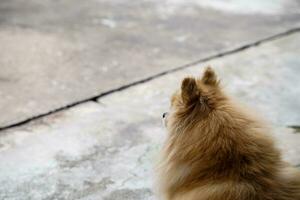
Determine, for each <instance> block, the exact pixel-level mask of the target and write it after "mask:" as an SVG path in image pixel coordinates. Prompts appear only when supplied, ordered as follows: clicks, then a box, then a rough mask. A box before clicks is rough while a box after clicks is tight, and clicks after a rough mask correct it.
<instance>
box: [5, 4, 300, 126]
mask: <svg viewBox="0 0 300 200" xmlns="http://www.w3.org/2000/svg"><path fill="white" fill-rule="evenodd" d="M299 9H300V5H299V2H298V1H297V0H278V1H272V0H268V1H258V0H255V1H241V0H234V1H231V4H225V3H224V1H222V0H217V1H210V0H207V1H200V0H187V1H186V0H167V1H160V0H142V1H129V0H115V1H108V0H85V1H81V0H72V1H71V0H63V1H62V0H59V1H53V0H44V1H40V0H27V1H23V0H22V1H19V0H1V3H0V13H1V14H0V44H1V53H0V66H1V70H0V83H1V84H0V105H1V111H2V113H5V115H1V116H0V127H3V126H8V125H11V124H15V123H17V122H20V121H22V120H26V119H28V118H31V117H33V116H37V115H40V114H43V113H47V112H49V111H52V110H55V109H57V108H61V107H64V106H66V105H69V104H72V103H74V102H78V101H80V100H83V99H88V98H90V97H93V96H96V95H98V94H100V93H102V92H105V91H108V90H111V89H113V88H118V87H119V86H120V85H124V84H128V83H132V82H133V81H137V80H140V79H143V78H145V77H149V76H151V75H154V74H156V73H159V72H161V71H164V70H169V69H171V68H175V67H178V66H181V65H184V64H187V63H191V62H194V61H196V60H199V59H201V58H204V57H207V56H210V55H214V54H216V53H220V52H223V51H226V50H230V49H234V48H236V47H239V46H242V45H245V44H248V43H252V42H254V41H257V40H260V39H262V38H266V37H269V36H271V35H274V34H277V33H280V32H284V31H287V30H290V29H291V28H294V27H297V26H299V25H300V20H299V19H300V17H299V16H300V15H299V13H300V12H299Z"/></svg>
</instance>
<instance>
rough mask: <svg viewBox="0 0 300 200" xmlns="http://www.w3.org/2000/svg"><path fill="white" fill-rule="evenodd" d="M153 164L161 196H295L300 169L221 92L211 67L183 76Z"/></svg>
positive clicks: (175, 199)
mask: <svg viewBox="0 0 300 200" xmlns="http://www.w3.org/2000/svg"><path fill="white" fill-rule="evenodd" d="M163 117H164V118H165V124H166V127H167V130H168V137H167V140H166V142H165V145H164V147H163V150H162V154H161V155H162V157H161V160H160V163H159V166H158V178H157V179H158V184H157V186H158V189H159V193H160V194H161V199H163V200H300V172H299V171H298V170H297V169H296V168H293V167H292V166H290V165H289V164H287V163H285V162H283V161H282V159H281V156H280V152H279V150H278V149H277V148H276V147H275V145H274V142H273V140H272V138H271V137H270V135H269V134H270V130H269V129H268V127H267V126H266V125H265V124H264V123H263V122H262V121H261V120H260V119H258V118H256V117H254V116H253V115H252V114H251V113H249V111H246V110H244V109H243V108H242V107H240V106H239V105H238V104H237V103H236V102H234V101H233V100H232V99H230V98H229V97H228V96H227V95H226V94H224V92H223V90H222V88H221V87H220V83H219V80H218V79H217V76H216V74H215V72H214V71H213V70H212V68H210V67H208V68H207V69H206V70H205V72H204V74H203V76H202V78H197V79H195V78H193V77H187V78H185V79H184V80H183V81H182V84H181V89H180V90H179V91H177V92H176V93H175V94H174V95H173V97H172V98H171V109H170V112H169V113H168V114H164V115H163Z"/></svg>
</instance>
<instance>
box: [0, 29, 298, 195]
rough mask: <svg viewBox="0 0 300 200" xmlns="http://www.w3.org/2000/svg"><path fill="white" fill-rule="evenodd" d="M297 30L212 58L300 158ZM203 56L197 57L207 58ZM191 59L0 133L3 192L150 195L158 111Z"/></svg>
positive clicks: (286, 149) (195, 70)
mask: <svg viewBox="0 0 300 200" xmlns="http://www.w3.org/2000/svg"><path fill="white" fill-rule="evenodd" d="M299 49H300V34H294V35H292V36H289V37H286V38H284V39H280V40H276V41H274V42H271V43H268V44H264V45H261V46H259V47H256V48H253V49H250V50H247V51H244V52H241V53H237V54H235V55H231V56H227V57H224V58H219V59H216V60H214V61H212V62H210V64H212V65H213V66H215V69H216V70H217V72H218V73H219V75H220V77H221V78H222V81H223V84H224V87H225V89H227V90H228V91H229V92H230V93H233V94H234V95H235V96H237V98H239V99H241V100H243V101H245V102H246V103H248V104H250V105H251V106H252V107H255V108H257V109H259V110H261V112H260V113H261V115H264V116H265V117H270V120H271V121H272V123H273V124H274V136H275V138H276V141H277V143H278V146H279V147H280V148H281V149H282V150H283V157H284V159H285V160H287V161H289V162H291V163H292V164H294V165H299V164H300V145H299V144H300V134H299V133H297V132H296V131H295V130H293V129H290V128H286V127H285V125H287V124H290V123H292V122H293V123H295V125H297V124H298V125H299V123H300V121H299V116H297V113H299V111H300V110H299V101H298V100H297V97H299V95H300V91H299V83H298V81H297V75H298V74H299V70H300V68H299V67H297V66H299V64H300V63H299V62H300V60H299V59H298V55H299ZM207 64H208V63H202V64H201V66H205V65H207ZM202 69H203V68H202V67H200V66H192V67H190V68H187V69H185V70H181V71H178V72H176V73H171V74H168V75H165V76H163V77H160V78H157V79H154V80H152V81H150V82H148V83H144V84H141V85H137V86H135V87H132V88H128V89H126V90H124V91H121V92H116V93H114V94H111V95H108V96H106V97H103V98H100V99H99V100H98V102H99V103H96V102H88V103H85V104H81V105H79V106H76V107H73V108H71V109H67V110H66V111H62V112H58V113H55V114H52V115H49V116H47V117H44V118H41V119H39V120H36V121H33V122H31V123H30V124H27V125H24V126H21V127H17V128H14V129H10V130H7V131H5V132H1V133H0V186H1V187H0V199H4V200H40V199H68V200H73V199H82V200H94V199H103V200H153V199H156V198H155V196H154V194H153V191H152V188H153V186H152V180H153V170H152V169H153V166H154V163H155V160H156V158H157V156H158V149H159V148H160V146H161V144H162V142H163V140H164V138H165V131H164V128H163V126H162V123H161V113H162V112H164V111H166V110H167V109H168V107H169V97H170V95H171V94H172V93H173V91H174V90H175V89H177V88H178V87H179V85H180V80H181V78H182V77H184V76H186V75H198V74H200V71H201V70H202Z"/></svg>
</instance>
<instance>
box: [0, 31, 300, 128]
mask: <svg viewBox="0 0 300 200" xmlns="http://www.w3.org/2000/svg"><path fill="white" fill-rule="evenodd" d="M298 32H300V27H295V28H292V29H289V30H287V31H284V32H281V33H278V34H275V35H272V36H269V37H266V38H263V39H260V40H257V41H255V42H252V43H249V44H245V45H242V46H240V47H237V48H234V49H231V50H227V51H224V52H221V53H217V54H214V55H211V56H207V57H205V58H202V59H199V60H196V61H194V62H191V63H188V64H186V65H182V66H179V67H175V68H173V69H169V70H166V71H163V72H160V73H157V74H154V75H152V76H149V77H146V78H144V79H141V80H137V81H134V82H132V83H128V84H125V85H122V86H120V87H117V88H114V89H111V90H108V91H105V92H102V93H100V94H98V95H96V96H93V97H89V98H87V99H83V100H80V101H77V102H73V103H71V104H68V105H65V106H62V107H60V108H57V109H54V110H52V111H49V112H46V113H43V114H39V115H36V116H33V117H30V118H28V119H25V120H22V121H20V122H17V123H14V124H11V125H7V126H3V127H0V131H4V130H8V129H11V128H14V127H17V126H21V125H24V124H27V123H29V122H31V121H34V120H37V119H39V118H42V117H45V116H48V115H50V114H53V113H56V112H59V111H63V110H66V109H69V108H71V107H74V106H77V105H79V104H83V103H86V102H90V101H93V102H96V103H98V102H97V99H98V98H101V97H103V96H106V95H109V94H112V93H115V92H119V91H123V90H125V89H127V88H130V87H133V86H136V85H139V84H142V83H146V82H148V81H151V80H153V79H156V78H159V77H161V76H164V75H166V74H170V73H173V72H176V71H180V70H183V69H186V68H188V67H191V66H194V65H196V64H200V63H203V62H207V61H210V60H214V59H217V58H221V57H224V56H227V55H232V54H235V53H239V52H242V51H244V50H247V49H250V48H252V47H257V46H259V45H261V44H264V43H267V42H271V41H273V40H277V39H280V38H283V37H286V36H288V35H291V34H294V33H298Z"/></svg>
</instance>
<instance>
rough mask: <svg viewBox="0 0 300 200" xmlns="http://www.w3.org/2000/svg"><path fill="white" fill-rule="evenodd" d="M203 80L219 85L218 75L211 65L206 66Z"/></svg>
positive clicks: (206, 82)
mask: <svg viewBox="0 0 300 200" xmlns="http://www.w3.org/2000/svg"><path fill="white" fill-rule="evenodd" d="M201 80H202V82H203V83H204V84H206V85H218V84H219V81H218V77H217V75H216V73H215V71H214V70H213V69H212V68H211V67H210V66H208V67H206V69H205V71H204V74H203V77H202V79H201Z"/></svg>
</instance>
